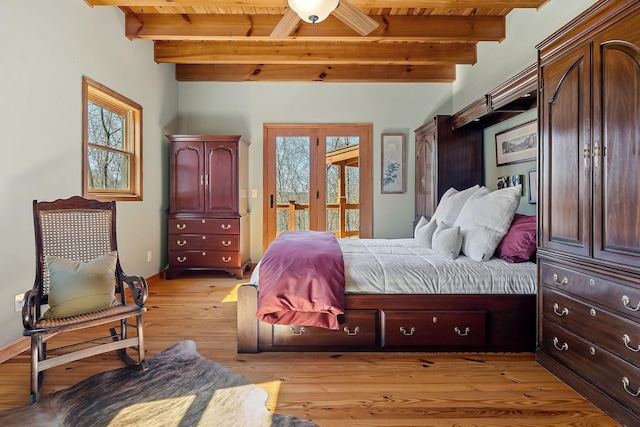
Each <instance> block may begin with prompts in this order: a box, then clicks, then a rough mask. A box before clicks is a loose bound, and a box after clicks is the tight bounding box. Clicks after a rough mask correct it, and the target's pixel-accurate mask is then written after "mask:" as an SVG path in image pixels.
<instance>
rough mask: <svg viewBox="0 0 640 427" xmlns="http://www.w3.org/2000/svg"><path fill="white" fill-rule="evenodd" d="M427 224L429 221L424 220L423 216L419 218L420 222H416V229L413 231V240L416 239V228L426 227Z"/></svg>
mask: <svg viewBox="0 0 640 427" xmlns="http://www.w3.org/2000/svg"><path fill="white" fill-rule="evenodd" d="M428 222H429V220H428V219H427V218H425V217H424V216H421V217H420V220H419V221H418V223H417V224H416V228H414V229H413V238H414V239H415V237H416V233H417V232H418V228H420V227H423V226H425V225H427V223H428Z"/></svg>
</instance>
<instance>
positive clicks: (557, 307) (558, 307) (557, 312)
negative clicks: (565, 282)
mask: <svg viewBox="0 0 640 427" xmlns="http://www.w3.org/2000/svg"><path fill="white" fill-rule="evenodd" d="M559 309H560V306H559V305H558V303H557V302H554V303H553V312H554V313H555V314H557V315H558V316H560V317H562V316H566V315H567V314H569V309H568V308H567V307H565V308H563V309H562V311H558V310H559Z"/></svg>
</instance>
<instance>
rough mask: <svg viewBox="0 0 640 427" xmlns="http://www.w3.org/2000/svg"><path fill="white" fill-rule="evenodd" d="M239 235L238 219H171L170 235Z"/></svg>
mask: <svg viewBox="0 0 640 427" xmlns="http://www.w3.org/2000/svg"><path fill="white" fill-rule="evenodd" d="M192 233H193V234H239V233H240V220H239V219H238V218H193V219H178V218H169V234H192Z"/></svg>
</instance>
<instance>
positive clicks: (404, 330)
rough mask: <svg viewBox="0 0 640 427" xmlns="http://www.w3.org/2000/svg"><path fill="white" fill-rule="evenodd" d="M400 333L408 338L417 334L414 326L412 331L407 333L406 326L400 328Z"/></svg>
mask: <svg viewBox="0 0 640 427" xmlns="http://www.w3.org/2000/svg"><path fill="white" fill-rule="evenodd" d="M400 332H402V335H406V336H408V337H410V336H411V335H413V334H414V333H415V332H416V328H414V327H413V326H412V327H411V329H410V330H409V331H408V332H407V330H406V329H405V327H404V326H400Z"/></svg>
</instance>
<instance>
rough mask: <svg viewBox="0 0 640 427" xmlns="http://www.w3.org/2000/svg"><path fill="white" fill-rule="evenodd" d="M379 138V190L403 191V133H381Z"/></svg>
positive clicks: (390, 192) (386, 192) (385, 191)
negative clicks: (380, 140) (380, 154)
mask: <svg viewBox="0 0 640 427" xmlns="http://www.w3.org/2000/svg"><path fill="white" fill-rule="evenodd" d="M381 139H382V144H381V148H382V160H381V167H382V168H381V172H382V174H381V192H382V193H383V194H393V193H404V191H405V179H404V175H405V171H404V169H405V156H404V152H405V147H404V146H405V135H404V134H402V133H383V134H382V138H381Z"/></svg>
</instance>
